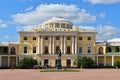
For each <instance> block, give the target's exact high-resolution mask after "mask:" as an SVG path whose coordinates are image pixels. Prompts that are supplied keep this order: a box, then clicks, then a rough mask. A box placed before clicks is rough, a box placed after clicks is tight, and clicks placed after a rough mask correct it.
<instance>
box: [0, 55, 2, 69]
mask: <svg viewBox="0 0 120 80" xmlns="http://www.w3.org/2000/svg"><path fill="white" fill-rule="evenodd" d="M1 66H2V56H0V67H1Z"/></svg>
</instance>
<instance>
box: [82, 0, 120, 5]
mask: <svg viewBox="0 0 120 80" xmlns="http://www.w3.org/2000/svg"><path fill="white" fill-rule="evenodd" d="M83 1H84V2H89V3H91V4H113V3H118V2H120V0H83Z"/></svg>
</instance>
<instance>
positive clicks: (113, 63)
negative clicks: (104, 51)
mask: <svg viewBox="0 0 120 80" xmlns="http://www.w3.org/2000/svg"><path fill="white" fill-rule="evenodd" d="M112 66H114V55H112Z"/></svg>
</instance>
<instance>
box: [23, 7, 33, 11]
mask: <svg viewBox="0 0 120 80" xmlns="http://www.w3.org/2000/svg"><path fill="white" fill-rule="evenodd" d="M32 9H33V6H30V7H28V8H26V9H25V10H24V11H31V10H32Z"/></svg>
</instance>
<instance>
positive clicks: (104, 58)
mask: <svg viewBox="0 0 120 80" xmlns="http://www.w3.org/2000/svg"><path fill="white" fill-rule="evenodd" d="M104 66H106V56H105V55H104Z"/></svg>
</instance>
